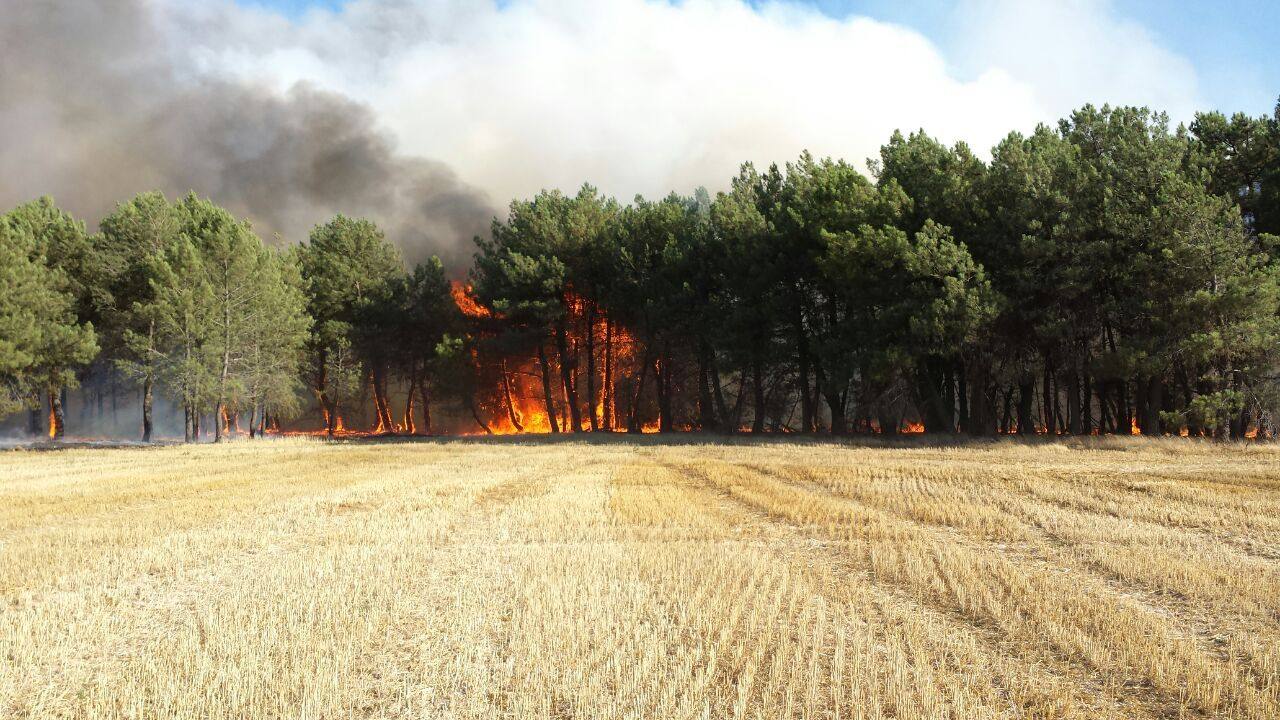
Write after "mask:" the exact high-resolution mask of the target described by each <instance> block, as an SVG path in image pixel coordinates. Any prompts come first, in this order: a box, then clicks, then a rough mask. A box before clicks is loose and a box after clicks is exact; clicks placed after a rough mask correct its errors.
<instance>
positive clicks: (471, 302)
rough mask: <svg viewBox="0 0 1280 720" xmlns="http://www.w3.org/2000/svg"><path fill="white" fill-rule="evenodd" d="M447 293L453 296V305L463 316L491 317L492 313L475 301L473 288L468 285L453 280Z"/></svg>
mask: <svg viewBox="0 0 1280 720" xmlns="http://www.w3.org/2000/svg"><path fill="white" fill-rule="evenodd" d="M449 293H450V294H451V295H453V303H454V304H455V305H457V306H458V309H459V310H461V311H462V314H463V315H466V316H467V317H471V318H491V317H493V311H492V310H490V309H489V308H487V307H485V306H483V305H481V304H480V302H479V301H478V300H476V295H475V288H474V287H472V286H471V284H470V283H467V284H463V282H462V281H460V280H454V281H453V282H452V283H450V284H449Z"/></svg>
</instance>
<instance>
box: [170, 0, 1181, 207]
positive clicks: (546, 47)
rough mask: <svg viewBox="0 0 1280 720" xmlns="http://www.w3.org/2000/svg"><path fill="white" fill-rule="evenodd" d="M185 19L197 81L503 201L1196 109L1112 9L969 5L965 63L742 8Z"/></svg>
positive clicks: (875, 32) (655, 190)
mask: <svg viewBox="0 0 1280 720" xmlns="http://www.w3.org/2000/svg"><path fill="white" fill-rule="evenodd" d="M188 1H189V0H188ZM188 1H184V0H170V2H177V3H178V4H177V5H175V6H171V7H172V8H174V9H176V10H178V12H177V14H176V15H175V17H176V18H177V20H176V21H175V22H176V23H177V27H178V28H179V29H180V28H181V27H182V26H183V25H184V24H187V23H192V22H194V23H197V24H198V25H199V26H201V27H202V28H205V29H206V31H205V32H204V34H203V35H201V36H199V37H195V38H194V41H195V42H196V43H198V45H197V46H195V47H193V48H192V49H191V50H190V51H189V52H190V54H191V56H192V57H193V59H194V61H195V62H196V64H197V66H198V67H199V68H201V69H203V70H205V71H215V72H218V73H224V74H231V75H235V76H238V77H242V78H249V79H252V80H254V81H257V82H265V83H270V84H272V85H274V86H276V87H279V88H281V89H283V88H287V87H288V86H290V85H292V84H293V83H295V82H298V81H309V82H312V83H315V84H317V85H319V86H321V87H324V88H328V89H333V90H337V91H341V92H343V93H345V94H348V95H350V96H352V97H355V98H357V99H359V100H362V101H364V102H367V103H368V104H370V105H371V106H372V107H373V108H374V110H375V112H376V113H377V116H378V118H379V119H380V121H381V122H382V123H383V124H384V125H385V126H386V127H387V128H389V129H390V130H391V131H392V132H393V133H394V134H395V135H396V136H397V137H398V138H399V140H400V143H401V149H402V150H404V151H405V152H409V153H414V154H420V155H423V156H426V157H430V158H434V159H438V160H442V161H444V162H446V163H448V164H449V165H452V166H453V167H454V168H456V170H457V171H458V173H459V174H460V176H461V177H462V178H463V179H465V180H467V181H470V182H472V183H474V184H476V185H478V186H480V187H481V188H483V189H484V190H486V191H488V192H489V193H490V194H491V196H492V197H494V198H496V199H503V198H509V197H513V196H525V195H529V194H531V193H534V192H536V191H537V190H539V189H540V188H543V187H561V188H566V189H569V188H573V187H576V186H577V185H578V184H580V183H581V182H583V181H591V182H593V183H595V184H597V185H599V186H600V187H602V188H603V189H604V190H605V191H606V192H609V193H611V194H615V195H618V196H619V197H622V198H630V196H631V195H633V194H634V193H637V192H638V193H644V194H646V195H659V194H664V193H665V192H667V191H669V190H672V189H677V190H681V191H688V190H690V189H692V188H693V187H694V186H696V185H699V184H703V185H707V186H709V187H711V188H713V189H714V188H720V187H723V186H724V185H725V184H726V183H727V180H728V178H729V177H730V176H731V175H732V174H733V173H734V172H735V170H736V167H737V165H738V163H740V162H741V161H743V160H754V161H757V162H760V163H767V162H770V161H775V160H776V161H785V160H788V159H791V158H794V157H795V156H796V155H797V154H798V153H799V152H800V150H802V149H804V148H809V149H811V150H813V151H814V152H815V153H817V154H820V155H828V154H829V155H835V156H840V157H845V158H848V159H850V160H854V161H858V162H861V161H862V160H864V159H865V158H867V157H868V156H872V155H874V154H875V153H876V152H877V150H878V148H879V146H880V144H881V143H883V142H884V140H885V139H886V138H887V137H888V135H889V133H890V132H892V131H893V130H894V129H895V128H903V129H914V128H919V127H924V128H926V129H927V130H928V131H929V132H931V133H933V134H935V135H937V136H939V137H941V138H942V139H944V140H946V141H949V142H950V141H955V140H961V139H963V140H966V141H968V142H970V143H971V144H972V145H973V146H974V147H975V148H976V149H977V150H978V151H980V152H981V151H985V150H986V149H987V148H989V147H990V146H991V145H992V144H993V143H994V142H995V141H996V140H998V139H999V138H1000V137H1002V136H1003V135H1004V134H1005V133H1007V132H1008V131H1009V130H1011V129H1015V128H1016V129H1021V130H1029V129H1031V128H1032V127H1033V126H1034V125H1035V124H1036V123H1037V122H1041V121H1053V120H1055V119H1056V118H1057V117H1059V116H1060V115H1061V114H1063V113H1065V112H1067V111H1068V110H1069V109H1070V108H1071V107H1074V106H1076V105H1079V104H1081V103H1083V102H1086V101H1095V102H1102V101H1112V102H1124V103H1152V104H1154V105H1156V106H1159V107H1163V108H1168V109H1170V110H1171V111H1173V112H1174V114H1175V117H1177V116H1178V114H1179V113H1183V112H1187V111H1188V109H1189V108H1192V107H1194V105H1195V100H1196V82H1195V78H1194V73H1193V72H1192V69H1191V67H1190V65H1189V64H1188V63H1187V62H1186V61H1185V60H1183V59H1181V58H1179V57H1178V56H1176V55H1174V54H1172V53H1170V52H1168V51H1167V50H1164V49H1163V48H1161V47H1160V46H1159V45H1158V44H1157V43H1156V42H1155V40H1154V39H1153V38H1151V37H1150V36H1149V35H1148V34H1147V33H1146V32H1145V31H1143V29H1142V28H1141V27H1139V26H1137V25H1136V24H1134V23H1132V22H1129V21H1122V20H1118V19H1116V17H1115V14H1114V12H1113V11H1112V9H1111V8H1110V6H1109V5H1108V4H1107V3H1106V2H1103V1H1102V0H1084V1H1082V2H1075V3H1066V4H1063V3H1028V2H1016V0H966V2H965V4H963V5H962V8H961V9H962V12H961V13H960V17H962V18H963V19H962V20H961V22H960V26H961V30H962V31H963V37H960V38H955V39H954V40H955V42H951V43H947V46H948V47H949V48H952V49H953V54H955V53H956V52H958V53H959V55H958V56H956V57H944V56H943V55H942V53H941V51H940V50H939V49H938V47H937V46H935V45H934V44H933V43H931V42H930V41H929V40H928V39H926V38H925V37H923V36H922V35H920V34H918V33H916V32H914V31H912V30H909V29H906V28H904V27H901V26H895V25H890V24H886V23H880V22H876V21H873V20H870V19H866V18H859V17H851V18H848V19H843V20H840V19H833V18H830V17H827V16H824V15H822V14H820V13H818V12H816V11H812V10H808V9H806V8H803V7H800V6H796V5H791V4H787V5H781V4H774V5H766V6H764V7H763V8H761V9H755V8H752V7H749V6H747V5H746V4H744V3H743V2H741V1H740V0H687V1H685V2H682V3H678V4H671V3H668V2H663V1H662V0H609V1H603V0H513V2H510V3H508V4H507V5H505V6H504V7H502V8H498V7H497V6H495V5H492V4H488V3H476V2H464V1H461V0H356V1H355V2H352V3H350V4H349V5H348V6H347V7H346V8H345V9H344V10H343V11H341V12H339V13H329V12H313V13H310V14H309V15H307V16H306V17H304V18H303V19H301V20H299V21H297V22H296V23H290V22H288V21H285V20H284V19H282V18H279V17H278V16H274V17H269V18H268V17H267V15H266V14H264V13H263V11H260V10H246V9H243V8H240V7H237V6H234V5H230V4H223V5H212V6H211V5H209V4H207V3H200V4H194V5H193V4H188ZM224 2H225V0H224ZM193 18H198V20H197V19H193ZM209 27H218V28H220V30H219V32H207V28H209ZM192 40H193V38H192V37H191V36H190V35H187V37H186V41H187V42H191V41H192ZM957 49H958V50H957ZM957 69H958V70H959V71H960V72H957Z"/></svg>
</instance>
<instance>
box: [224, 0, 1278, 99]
mask: <svg viewBox="0 0 1280 720" xmlns="http://www.w3.org/2000/svg"><path fill="white" fill-rule="evenodd" d="M238 1H239V2H241V3H242V4H256V5H263V6H266V7H269V8H272V9H275V10H278V11H280V12H282V13H283V14H286V15H289V16H293V17H297V16H301V15H303V14H305V13H306V11H307V10H308V9H311V8H325V9H330V10H334V9H339V8H340V7H341V6H342V5H343V4H344V2H345V0H238ZM507 1H508V0H498V2H499V4H506V2H507ZM750 1H751V2H756V0H750ZM1028 1H1029V2H1035V0H1028ZM794 2H796V4H802V5H810V6H813V7H816V8H818V9H819V10H821V11H822V12H824V13H826V14H828V15H830V16H832V17H847V16H849V15H864V16H868V17H871V18H875V19H877V20H883V21H887V22H893V23H897V24H900V25H905V26H907V27H910V28H912V29H914V30H916V31H918V32H920V33H922V34H923V35H925V36H926V37H928V38H929V39H930V40H931V41H932V42H933V43H935V44H936V45H937V46H938V47H939V48H941V49H942V51H943V52H944V54H945V55H946V57H947V59H948V61H949V62H951V63H952V64H953V65H955V67H954V70H955V71H956V72H957V73H958V74H959V75H961V76H964V75H965V74H966V72H967V71H970V70H976V69H974V68H966V67H965V66H964V62H965V57H964V49H963V47H962V43H961V41H962V36H963V32H962V30H961V27H962V18H961V17H959V16H960V15H961V14H962V8H961V6H962V4H963V3H962V2H958V1H957V0H794ZM1103 2H1104V4H1109V5H1110V8H1111V10H1112V12H1113V14H1114V15H1116V16H1119V17H1123V18H1125V19H1128V20H1132V21H1134V22H1136V23H1138V24H1140V25H1142V26H1143V27H1145V28H1146V29H1147V30H1148V31H1149V32H1150V33H1151V34H1152V36H1153V38H1154V39H1155V41H1156V42H1158V43H1159V44H1160V45H1162V46H1163V47H1165V48H1166V49H1168V50H1170V51H1171V52H1174V53H1177V54H1178V55H1181V56H1182V57H1184V58H1186V59H1187V60H1189V61H1190V62H1191V64H1192V66H1193V67H1194V68H1195V71H1196V73H1197V75H1198V76H1199V80H1200V87H1201V90H1202V93H1203V96H1204V98H1205V100H1206V101H1207V102H1208V103H1210V104H1211V105H1212V106H1213V107H1214V108H1216V109H1221V110H1224V111H1228V112H1230V111H1235V110H1243V111H1246V112H1249V113H1251V114H1261V113H1269V112H1270V111H1271V110H1272V109H1273V107H1274V105H1275V102H1276V98H1277V96H1278V95H1280V56H1278V55H1277V46H1278V45H1280V2H1273V1H1269V0H1215V1H1214V2H1203V1H1200V2H1196V1H1191V0H1172V1H1170V0H1103Z"/></svg>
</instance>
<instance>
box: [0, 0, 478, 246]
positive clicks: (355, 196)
mask: <svg viewBox="0 0 1280 720" xmlns="http://www.w3.org/2000/svg"><path fill="white" fill-rule="evenodd" d="M163 7H164V6H163V5H161V4H157V3H155V2H152V1H149V0H40V1H39V2H17V3H10V4H8V5H6V7H5V10H4V18H3V21H0V67H2V68H3V72H0V207H4V208H7V207H11V206H13V205H15V204H17V203H20V202H24V201H26V200H30V199H32V198H33V197H36V196H39V195H44V194H48V195H52V196H53V197H54V198H55V199H57V201H58V202H59V203H60V204H62V205H63V206H64V207H66V208H68V209H69V210H70V211H72V212H73V213H75V214H76V215H78V216H80V217H83V218H86V219H87V220H88V221H89V223H90V224H91V225H92V224H93V223H95V222H96V221H97V220H98V219H99V218H101V217H102V216H103V215H104V214H106V213H107V212H109V211H110V209H111V208H112V206H113V205H114V203H116V202H119V201H122V200H125V199H127V198H129V197H130V196H132V195H133V194H135V193H137V192H141V191H144V190H152V189H160V190H162V191H164V192H166V193H167V194H169V195H170V196H176V195H180V194H183V193H186V192H187V191H189V190H194V191H195V192H197V193H199V194H200V195H203V196H208V197H210V198H212V199H213V200H214V201H215V202H218V203H220V204H223V205H225V206H226V207H228V208H229V209H231V210H232V211H233V212H236V213H238V214H240V215H242V216H245V217H247V218H249V219H250V220H251V221H253V223H254V226H255V228H256V229H257V231H258V232H259V234H261V235H262V236H263V237H264V238H267V239H270V238H271V237H272V236H273V235H275V234H279V235H280V236H281V237H282V238H283V241H284V242H297V241H299V240H302V239H304V238H305V237H306V234H307V232H308V231H309V230H310V228H311V227H312V226H313V225H315V224H316V223H319V222H322V221H324V220H325V219H327V218H328V217H329V216H331V215H332V214H334V213H337V212H343V213H346V214H349V215H360V216H367V217H370V218H372V219H374V220H376V221H378V222H379V223H381V224H382V225H383V226H384V227H385V228H386V229H387V234H388V236H389V237H390V238H391V239H392V240H393V241H394V242H395V243H396V244H397V245H399V246H400V248H401V249H402V251H403V252H404V255H405V257H406V259H407V260H408V261H409V262H411V263H412V262H416V261H419V260H422V259H424V258H425V257H427V256H428V255H431V254H438V255H440V256H441V257H442V258H443V259H445V260H446V262H448V263H451V264H453V265H458V264H462V263H465V262H466V261H467V259H468V258H469V257H470V254H471V250H472V246H471V242H470V241H471V238H472V237H473V236H474V235H476V234H478V233H480V232H482V231H483V230H484V229H485V228H486V227H487V224H488V222H489V220H490V219H491V218H492V217H493V215H494V207H493V205H492V204H491V202H490V200H489V198H488V197H486V195H485V194H484V193H483V192H481V191H480V190H478V189H476V188H474V187H471V186H469V185H467V184H466V183H464V182H463V181H461V180H460V179H459V178H458V177H457V175H456V174H455V172H454V171H453V170H452V169H451V168H450V167H449V166H447V165H445V164H443V163H440V162H436V161H432V160H428V159H423V158H414V157H407V156H405V155H402V154H400V153H398V152H397V151H396V147H395V142H394V140H393V138H392V137H391V136H389V135H388V134H386V133H385V132H384V131H382V130H380V129H379V128H378V126H377V123H376V119H375V116H374V114H373V113H372V111H371V110H370V109H369V108H368V107H366V106H364V105H362V104H360V103H357V102H355V101H352V100H351V99H349V98H347V97H344V96H342V95H339V94H336V93H334V92H328V91H324V90H321V89H318V88H316V87H314V86H311V85H307V84H298V85H295V86H294V87H293V88H292V89H291V90H288V91H287V92H284V93H280V92H276V91H274V90H271V89H269V88H267V87H265V86H257V85H253V84H251V83H249V82H240V81H233V80H228V79H226V78H220V77H213V76H210V75H207V74H205V73H202V72H201V71H200V69H199V68H198V67H196V66H195V65H194V64H193V63H192V62H191V60H190V58H188V57H187V56H186V54H185V53H183V52H181V51H179V50H178V49H176V46H177V45H179V44H180V43H181V37H174V36H173V34H172V33H166V32H164V30H163V29H162V28H163V18H162V17H161V16H160V13H161V12H163ZM210 30H211V31H213V29H210ZM185 31H186V32H199V31H200V29H199V28H190V27H188V28H185Z"/></svg>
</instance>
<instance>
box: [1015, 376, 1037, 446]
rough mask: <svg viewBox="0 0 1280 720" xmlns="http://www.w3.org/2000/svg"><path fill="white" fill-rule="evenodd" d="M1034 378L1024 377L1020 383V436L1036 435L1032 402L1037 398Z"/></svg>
mask: <svg viewBox="0 0 1280 720" xmlns="http://www.w3.org/2000/svg"><path fill="white" fill-rule="evenodd" d="M1033 380H1034V378H1031V377H1024V378H1023V379H1022V381H1021V382H1019V383H1018V434H1019V435H1035V434H1036V427H1035V423H1034V422H1033V421H1032V419H1031V407H1032V401H1033V400H1034V396H1035V383H1034V382H1033Z"/></svg>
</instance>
